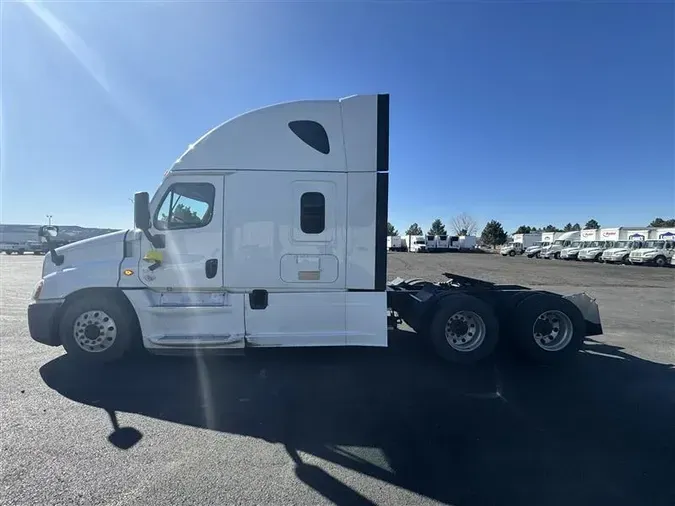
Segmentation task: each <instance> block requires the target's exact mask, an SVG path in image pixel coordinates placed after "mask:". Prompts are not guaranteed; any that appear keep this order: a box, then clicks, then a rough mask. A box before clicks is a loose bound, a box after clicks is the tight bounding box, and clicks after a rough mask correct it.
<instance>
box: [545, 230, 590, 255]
mask: <svg viewBox="0 0 675 506" xmlns="http://www.w3.org/2000/svg"><path fill="white" fill-rule="evenodd" d="M580 235H581V234H580V233H579V231H571V232H563V233H562V234H560V235H558V237H556V238H555V239H554V240H553V243H552V244H551V245H550V246H548V247H546V248H543V249H542V250H541V253H540V256H541V257H542V258H555V259H558V258H560V252H561V251H562V250H563V248H566V247H567V246H570V245H571V244H572V242H573V241H576V240H578V239H579V236H580Z"/></svg>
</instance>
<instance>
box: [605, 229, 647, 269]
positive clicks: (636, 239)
mask: <svg viewBox="0 0 675 506" xmlns="http://www.w3.org/2000/svg"><path fill="white" fill-rule="evenodd" d="M652 230H653V229H650V228H637V227H617V228H608V229H602V230H601V233H600V236H601V237H603V238H605V239H608V240H614V244H613V246H612V247H611V248H608V249H606V250H605V251H603V252H602V257H601V258H602V261H603V262H607V263H623V264H629V263H630V260H629V257H630V252H631V251H633V250H634V249H639V248H641V247H642V244H643V242H644V241H645V240H646V239H647V238H648V237H649V234H650V232H651V231H652Z"/></svg>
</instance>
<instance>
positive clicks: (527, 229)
mask: <svg viewBox="0 0 675 506" xmlns="http://www.w3.org/2000/svg"><path fill="white" fill-rule="evenodd" d="M531 232H532V227H528V226H527V225H521V226H519V227H518V230H516V231H515V232H514V233H516V234H529V233H531Z"/></svg>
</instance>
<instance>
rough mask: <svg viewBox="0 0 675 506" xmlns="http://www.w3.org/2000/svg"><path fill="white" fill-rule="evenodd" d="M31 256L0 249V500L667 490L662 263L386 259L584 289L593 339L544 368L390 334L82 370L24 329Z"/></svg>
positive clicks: (670, 444)
mask: <svg viewBox="0 0 675 506" xmlns="http://www.w3.org/2000/svg"><path fill="white" fill-rule="evenodd" d="M40 262H41V258H40V257H31V256H24V257H17V256H12V257H6V256H4V255H2V256H0V283H1V287H0V325H1V328H0V339H1V341H0V342H1V348H0V373H1V374H0V402H1V404H0V407H1V419H0V427H1V428H2V431H1V436H2V454H1V461H2V473H1V475H0V480H1V482H0V504H3V505H4V504H17V505H28V504H36V505H41V506H43V505H51V504H63V505H66V504H67V505H71V504H83V505H84V504H86V505H94V504H96V505H98V504H105V505H121V504H129V505H142V506H155V505H157V506H159V505H162V506H165V505H166V504H178V503H182V504H186V505H187V504H208V505H214V504H223V505H225V504H227V505H234V504H279V505H281V504H284V505H287V504H306V505H312V506H314V505H318V504H330V503H335V504H341V505H352V504H355V505H361V504H363V505H366V504H380V505H387V506H389V505H406V506H407V505H411V504H455V505H492V504H494V505H501V504H504V505H509V506H512V505H519V504H523V505H534V504H536V505H565V506H568V505H570V504H574V505H586V504H588V505H593V506H597V505H598V504H612V505H613V506H615V505H649V506H660V505H670V506H672V505H673V504H675V484H674V483H673V479H672V470H673V469H675V432H674V431H673V427H675V374H674V371H673V366H672V364H673V363H674V362H675V316H674V303H675V300H674V297H675V269H656V268H648V267H632V266H611V265H591V264H580V263H577V262H573V263H567V262H560V261H554V260H551V261H546V260H529V259H525V258H520V257H517V258H502V257H499V256H496V255H487V254H436V255H433V254H428V255H424V254H422V255H415V254H405V253H395V254H390V256H389V274H390V277H391V278H394V277H396V276H402V277H408V278H409V277H423V278H427V279H438V276H439V273H442V272H443V271H452V272H456V273H459V274H463V275H468V276H475V277H480V278H484V279H487V280H490V281H496V282H505V283H520V284H523V285H528V286H536V287H539V288H544V289H549V290H554V291H558V292H561V293H569V292H574V291H579V290H583V291H586V292H588V293H590V294H591V295H593V296H595V297H597V299H598V302H599V304H600V309H601V316H602V318H603V324H604V328H605V335H603V336H599V337H598V338H594V339H592V340H591V339H589V340H588V342H587V344H586V347H585V350H584V351H583V352H582V353H580V354H579V356H578V359H577V360H576V361H574V362H573V363H572V364H569V365H567V366H566V367H563V368H554V369H549V368H541V367H533V366H525V365H523V364H522V363H520V362H519V361H518V360H517V359H515V358H513V357H510V356H504V357H498V359H497V360H495V361H494V362H492V363H489V364H485V365H483V366H481V367H474V368H469V369H458V368H452V367H448V366H447V365H446V364H444V363H442V362H440V361H439V360H438V359H436V358H435V357H434V356H433V355H432V354H431V353H430V352H429V351H428V350H427V348H426V347H425V346H423V345H422V344H421V343H420V341H419V340H417V339H415V336H414V335H412V334H410V333H408V332H404V331H399V332H396V333H393V334H392V335H391V338H390V339H391V347H390V348H389V349H386V350H267V351H265V350H256V353H255V354H252V355H249V356H247V357H246V358H221V359H208V360H206V359H201V360H197V361H191V360H187V359H172V358H161V357H160V358H153V357H145V358H139V359H137V360H135V361H133V362H130V363H128V364H125V365H123V366H108V367H99V368H83V367H75V366H74V364H72V363H71V361H70V360H69V359H68V358H67V357H65V356H64V355H63V350H62V349H61V348H49V347H46V346H42V345H40V344H38V343H35V342H33V341H32V340H31V339H30V337H29V335H28V329H27V324H26V316H25V308H26V303H27V299H28V297H29V294H30V291H31V289H32V286H33V284H34V283H35V281H37V279H38V277H39V273H40ZM115 426H119V427H121V429H119V430H117V431H113V430H114V427H115ZM134 443H135V444H134ZM124 448H127V449H124Z"/></svg>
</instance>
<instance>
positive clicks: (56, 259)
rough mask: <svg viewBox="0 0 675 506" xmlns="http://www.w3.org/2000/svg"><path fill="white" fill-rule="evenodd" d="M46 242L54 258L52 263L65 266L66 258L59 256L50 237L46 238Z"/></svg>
mask: <svg viewBox="0 0 675 506" xmlns="http://www.w3.org/2000/svg"><path fill="white" fill-rule="evenodd" d="M45 240H46V241H47V247H48V248H49V255H50V256H51V258H52V262H53V263H54V265H61V264H63V260H64V257H63V255H59V254H58V253H57V252H56V250H55V249H54V245H53V244H52V241H51V240H50V239H49V237H48V236H46V237H45Z"/></svg>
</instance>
